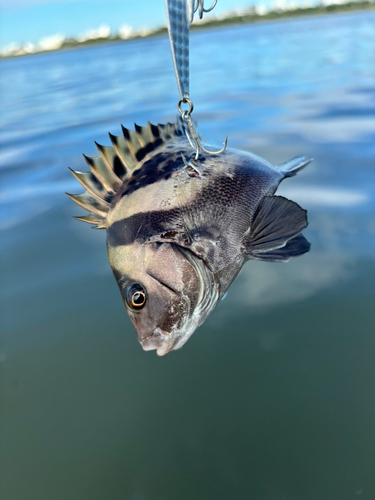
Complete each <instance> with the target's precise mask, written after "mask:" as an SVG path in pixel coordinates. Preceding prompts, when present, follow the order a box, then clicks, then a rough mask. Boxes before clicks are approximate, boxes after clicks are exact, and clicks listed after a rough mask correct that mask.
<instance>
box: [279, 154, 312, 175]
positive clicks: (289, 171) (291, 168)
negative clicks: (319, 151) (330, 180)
mask: <svg viewBox="0 0 375 500" xmlns="http://www.w3.org/2000/svg"><path fill="white" fill-rule="evenodd" d="M311 162H312V158H310V159H308V160H306V158H305V157H304V156H296V157H295V158H292V159H291V160H289V161H287V162H286V163H283V164H282V165H277V166H276V167H275V169H276V170H277V171H278V172H280V174H282V175H283V176H284V177H293V175H296V173H297V172H299V171H300V170H302V169H303V168H305V167H307V165H308V164H309V163H311Z"/></svg>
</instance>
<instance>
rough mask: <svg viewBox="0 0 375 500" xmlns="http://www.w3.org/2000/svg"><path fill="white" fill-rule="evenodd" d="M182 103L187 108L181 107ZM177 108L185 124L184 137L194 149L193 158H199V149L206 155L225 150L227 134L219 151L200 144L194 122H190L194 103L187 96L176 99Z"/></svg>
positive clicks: (217, 153) (216, 153)
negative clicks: (187, 107)
mask: <svg viewBox="0 0 375 500" xmlns="http://www.w3.org/2000/svg"><path fill="white" fill-rule="evenodd" d="M182 103H185V104H188V105H189V109H188V110H186V111H184V110H183V109H182V108H181V104H182ZM177 109H178V111H179V112H180V113H181V117H182V119H183V121H184V123H185V124H186V126H187V130H185V134H186V138H187V140H188V141H189V144H190V146H191V147H192V148H193V149H194V151H195V159H196V160H198V158H199V151H200V150H201V151H203V152H204V153H206V154H208V155H219V154H220V153H223V152H224V151H225V150H226V148H227V142H228V136H226V138H225V141H224V146H223V147H222V149H220V150H219V151H210V150H209V149H206V148H205V147H203V146H202V143H201V141H200V138H199V134H198V131H197V129H196V127H195V125H194V123H193V122H192V120H191V116H190V115H191V113H192V111H193V109H194V105H193V102H192V101H191V100H190V99H189V98H188V97H185V98H184V99H180V100H179V101H178V104H177Z"/></svg>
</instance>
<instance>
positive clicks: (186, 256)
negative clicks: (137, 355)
mask: <svg viewBox="0 0 375 500" xmlns="http://www.w3.org/2000/svg"><path fill="white" fill-rule="evenodd" d="M108 254H109V261H110V264H111V267H112V270H113V273H114V275H115V278H116V280H117V283H118V286H119V288H120V291H121V294H122V298H123V301H124V305H125V308H126V310H127V312H128V315H129V317H130V319H131V321H132V323H133V325H134V327H135V330H136V333H137V337H138V341H139V342H140V344H141V345H142V347H143V349H144V350H145V351H149V350H156V352H157V354H158V355H160V356H162V355H164V354H166V353H168V352H169V351H172V350H176V349H179V348H180V347H182V345H183V344H184V343H185V342H186V341H187V339H188V338H189V337H190V336H191V335H192V333H193V332H194V331H195V329H196V328H197V327H198V326H199V325H200V324H201V323H203V321H204V319H205V318H206V317H207V316H208V314H209V313H210V312H211V310H212V309H213V308H214V306H215V305H216V302H217V297H218V285H216V286H215V283H216V282H215V279H214V276H213V275H212V273H210V271H209V270H208V269H207V268H206V266H205V265H204V263H203V262H202V261H201V259H199V258H198V257H196V256H194V255H193V254H191V252H189V251H188V250H186V249H183V248H181V247H179V246H178V245H176V244H173V243H155V242H153V243H147V244H139V243H133V244H132V245H124V246H118V247H111V246H108ZM216 291H217V293H216Z"/></svg>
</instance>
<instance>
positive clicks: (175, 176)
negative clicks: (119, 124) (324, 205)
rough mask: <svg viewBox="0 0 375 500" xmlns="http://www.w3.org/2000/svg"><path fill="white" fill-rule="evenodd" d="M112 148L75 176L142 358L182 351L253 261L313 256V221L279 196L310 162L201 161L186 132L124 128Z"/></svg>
mask: <svg viewBox="0 0 375 500" xmlns="http://www.w3.org/2000/svg"><path fill="white" fill-rule="evenodd" d="M122 131H123V134H122V136H120V137H116V136H112V135H110V139H111V142H112V147H103V146H100V145H98V144H97V147H98V150H99V154H100V156H99V157H97V158H87V157H85V158H86V161H87V163H88V166H89V167H90V172H86V173H81V172H74V171H72V173H73V175H74V176H75V178H76V179H77V180H78V181H79V182H80V183H81V185H82V186H83V187H84V189H85V192H84V193H82V194H78V195H69V196H70V198H71V199H72V200H73V201H74V202H76V203H77V204H78V205H80V206H81V207H83V208H84V209H86V210H88V211H89V214H88V215H84V216H80V217H77V219H79V220H81V221H83V222H87V223H90V224H93V225H94V227H96V228H99V229H106V230H107V247H108V255H109V261H110V264H111V267H112V270H113V273H114V276H115V278H116V280H117V283H118V286H119V288H120V291H121V294H122V297H123V301H124V304H125V307H126V309H127V311H128V314H129V316H130V319H131V321H132V322H133V324H134V326H135V329H136V332H137V336H138V340H139V342H140V343H141V345H142V347H143V349H145V350H152V349H156V351H157V354H159V355H163V354H166V353H167V352H169V351H172V350H176V349H179V348H180V347H182V346H183V344H184V343H185V342H186V341H187V339H188V338H189V337H190V336H191V334H192V333H193V332H194V330H195V329H196V328H197V327H198V326H199V325H201V324H202V323H203V321H204V320H205V319H206V318H207V316H208V315H209V314H210V313H211V311H212V310H213V309H214V307H215V306H216V304H217V303H218V302H219V301H220V300H221V299H222V297H223V296H224V294H225V293H226V291H227V290H228V288H229V286H230V285H231V283H232V282H233V281H234V279H235V278H236V276H237V275H238V273H239V272H240V270H241V268H242V266H243V265H244V263H245V262H246V261H247V260H249V259H257V260H264V261H273V262H280V261H287V260H288V259H289V258H290V257H296V256H299V255H302V254H303V253H305V252H307V251H308V250H309V247H310V245H309V243H308V242H307V240H306V239H305V238H304V237H303V236H302V235H301V231H302V230H303V229H304V228H305V227H306V226H307V217H306V212H305V211H304V210H303V209H302V208H301V207H299V206H298V205H297V204H296V203H294V202H292V201H290V200H287V199H285V198H283V197H281V196H275V195H274V193H275V191H276V189H277V187H278V185H279V183H280V182H281V181H282V180H283V179H284V178H285V177H291V176H293V175H295V173H296V172H298V171H299V170H301V169H302V168H303V167H305V166H306V165H307V164H308V163H309V160H305V159H304V158H295V159H293V160H291V161H289V162H288V163H285V164H283V165H281V166H278V167H273V166H272V165H270V164H269V163H268V162H267V161H265V160H263V159H262V158H259V157H257V156H255V155H253V154H251V153H247V152H242V151H236V150H233V149H229V148H228V149H227V150H225V151H224V152H223V153H222V154H220V155H219V156H210V155H206V156H205V155H204V154H200V156H199V159H198V160H196V159H195V154H194V151H193V150H192V148H191V146H190V145H189V143H188V141H187V139H186V135H185V130H184V124H183V122H182V121H181V120H180V121H179V122H178V123H176V124H170V123H169V124H167V125H158V126H154V125H151V124H150V123H148V124H147V126H146V127H139V126H137V125H136V126H135V130H127V129H125V128H123V130H122Z"/></svg>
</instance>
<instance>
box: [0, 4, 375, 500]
mask: <svg viewBox="0 0 375 500" xmlns="http://www.w3.org/2000/svg"><path fill="white" fill-rule="evenodd" d="M0 78H1V97H0V99H1V117H0V120H1V128H0V189H1V194H0V245H1V268H0V272H1V282H0V287H1V314H2V320H1V330H2V336H1V341H0V342H1V345H0V367H1V368H0V370H1V377H2V383H1V392H0V398H1V416H0V418H1V430H2V437H1V459H2V462H1V478H0V484H1V489H2V494H3V497H2V498H4V500H103V499H108V500H185V499H186V500H231V499H235V500H237V499H251V500H350V499H353V500H354V499H357V498H358V499H363V500H365V499H366V500H373V499H374V498H375V12H364V13H351V14H340V15H339V14H337V15H336V14H335V15H329V16H319V17H311V18H302V19H293V20H288V21H282V22H279V21H278V22H268V23H263V24H256V25H255V24H254V25H246V26H235V27H229V28H228V27H225V28H218V29H212V30H208V31H200V32H194V33H192V35H191V97H192V99H193V101H194V104H195V110H194V114H193V116H194V118H195V119H196V120H197V121H198V123H199V130H200V132H201V133H202V135H203V136H204V137H205V138H206V139H207V141H208V143H210V144H216V145H218V146H219V145H220V144H221V143H222V141H223V140H224V138H225V136H226V135H228V136H229V140H228V143H229V146H230V147H236V148H242V149H245V150H248V151H252V152H254V153H256V154H258V155H260V156H263V157H264V158H266V159H267V160H269V161H270V162H271V163H274V164H278V163H282V162H284V161H286V160H288V159H289V158H291V157H293V156H295V155H305V156H308V157H312V158H314V162H313V163H312V164H311V165H310V166H309V167H308V168H307V169H306V170H304V171H303V172H300V173H299V174H298V176H297V177H295V178H292V179H287V180H286V181H285V182H284V183H283V185H282V186H281V187H280V190H279V194H282V195H284V196H287V197H290V198H291V199H293V200H295V201H296V202H298V203H299V204H300V205H301V206H302V207H304V208H305V209H307V210H308V214H309V223H310V224H309V227H308V229H307V230H306V231H305V235H306V237H307V238H308V239H309V240H310V241H311V243H312V247H311V251H310V253H309V254H307V255H305V256H303V257H301V258H299V259H295V260H292V261H291V262H289V263H288V264H273V263H262V262H249V263H248V264H247V265H246V266H245V268H244V270H243V272H242V273H241V275H240V277H239V278H238V280H237V281H236V282H235V283H234V284H233V286H232V287H231V289H230V291H229V294H228V297H227V298H226V299H225V300H224V301H223V302H221V303H220V304H219V306H218V307H217V308H216V310H215V311H214V312H213V313H212V314H211V316H210V317H209V318H208V319H207V321H206V322H205V323H204V325H203V326H202V327H201V328H199V329H198V330H197V331H196V332H195V334H194V335H193V337H192V338H191V339H190V340H189V341H188V343H187V344H186V345H185V346H184V347H183V349H181V350H180V351H176V352H172V353H170V354H168V355H167V356H165V357H162V358H160V357H158V356H157V355H156V354H155V352H154V351H151V352H143V351H142V349H141V347H140V345H139V344H138V342H137V340H136V335H135V332H134V330H133V327H132V325H131V323H130V320H129V319H128V317H127V314H126V311H125V309H124V306H123V304H122V301H121V297H120V293H119V291H118V289H117V285H116V282H115V280H114V277H113V276H112V273H111V270H110V266H109V263H108V258H107V253H106V245H105V237H106V235H105V231H96V230H92V229H91V228H90V227H89V226H88V225H86V224H83V223H81V222H78V221H76V220H74V219H73V218H72V216H73V215H82V214H83V213H84V211H83V210H81V209H80V208H79V207H77V206H75V205H74V204H73V203H72V202H71V201H70V200H69V199H68V198H67V197H66V196H65V194H64V192H65V191H68V192H73V193H77V192H80V186H79V185H78V183H77V182H76V181H75V180H74V178H73V177H72V176H71V174H70V173H69V171H68V167H71V168H73V169H76V170H83V171H85V170H86V169H87V168H86V165H85V163H84V161H83V158H82V157H81V153H85V154H87V155H89V156H95V155H96V150H95V145H94V140H96V141H98V142H99V143H101V144H104V145H109V144H110V142H109V139H108V136H107V132H111V133H113V134H117V135H119V134H120V130H121V129H120V124H121V123H122V124H123V125H124V126H126V127H130V128H131V127H132V126H133V123H134V122H136V123H138V124H140V125H144V124H145V123H146V121H147V120H149V121H151V122H152V123H158V122H159V123H165V122H166V121H173V120H174V118H175V116H176V103H177V99H178V94H177V87H176V84H175V81H174V73H173V67H172V62H171V56H170V51H169V45H168V39H167V38H166V37H161V38H155V39H144V40H138V41H132V42H128V43H118V44H113V45H103V46H100V47H99V46H98V47H92V48H85V49H81V50H71V51H65V52H55V53H48V54H40V55H35V56H32V57H24V58H16V59H10V60H3V61H1V62H0Z"/></svg>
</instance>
